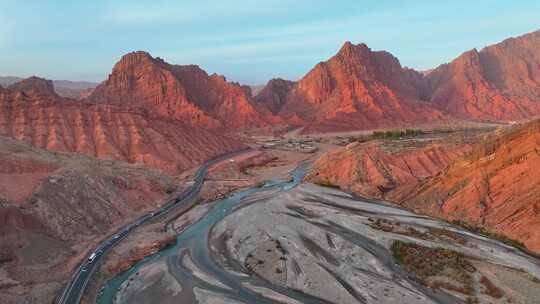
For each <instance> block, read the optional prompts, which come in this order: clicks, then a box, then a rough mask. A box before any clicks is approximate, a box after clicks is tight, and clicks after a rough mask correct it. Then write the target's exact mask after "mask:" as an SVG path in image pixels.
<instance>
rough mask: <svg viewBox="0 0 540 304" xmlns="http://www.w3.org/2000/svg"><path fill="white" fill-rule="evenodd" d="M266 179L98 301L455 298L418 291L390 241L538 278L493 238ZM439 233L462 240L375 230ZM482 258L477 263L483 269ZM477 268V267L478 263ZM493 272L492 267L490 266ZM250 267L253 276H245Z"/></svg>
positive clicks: (538, 266)
mask: <svg viewBox="0 0 540 304" xmlns="http://www.w3.org/2000/svg"><path fill="white" fill-rule="evenodd" d="M308 167H309V164H307V163H303V164H301V165H299V166H298V167H297V168H296V169H295V170H294V171H293V172H292V173H291V175H292V177H293V179H292V180H291V181H287V182H285V181H280V182H268V183H266V184H265V185H264V186H263V187H257V188H250V189H248V190H245V191H241V192H238V193H236V194H234V195H232V196H230V197H229V198H226V199H223V200H220V201H217V202H214V203H213V205H212V207H211V208H210V209H209V210H208V211H207V212H206V213H205V215H204V216H202V217H201V218H200V219H199V220H198V221H197V222H195V223H193V224H192V225H191V226H189V227H188V228H186V229H185V230H184V231H183V232H182V233H180V234H179V235H178V237H177V242H176V245H175V246H172V247H169V248H166V249H164V250H162V251H160V252H158V253H156V254H154V255H152V256H150V257H147V258H145V259H144V260H142V261H140V262H139V263H137V264H136V265H135V266H134V267H132V268H131V269H129V270H128V271H126V272H124V273H121V274H119V275H117V276H116V277H114V278H113V279H111V280H109V281H108V283H107V284H106V286H105V287H104V290H103V293H102V295H101V296H100V297H99V299H98V303H101V304H108V303H295V304H296V303H460V302H464V299H463V298H460V297H456V296H454V295H451V294H449V293H446V292H443V291H435V290H432V289H429V288H426V287H423V286H422V285H420V284H419V283H417V281H416V280H414V279H412V278H411V276H410V275H409V274H408V273H406V272H405V271H404V270H403V269H402V267H400V266H398V265H397V264H396V263H395V262H394V260H393V258H392V255H391V253H390V251H389V250H388V248H389V247H390V244H391V243H392V242H393V241H395V240H402V241H407V242H415V243H418V244H422V245H425V246H434V244H435V245H437V246H443V247H447V248H450V249H453V250H457V251H460V252H463V253H464V254H467V256H471V257H476V258H477V259H479V260H480V259H481V263H480V262H479V263H478V266H477V267H479V268H481V267H484V266H485V265H488V266H489V265H496V267H504V269H506V268H512V269H519V270H520V271H524V272H526V273H528V275H532V276H535V277H540V262H539V261H538V260H537V259H535V258H533V257H531V256H528V255H526V254H524V253H522V252H520V251H518V250H516V249H514V248H512V247H509V246H506V245H504V244H502V243H500V242H498V241H495V240H491V239H488V238H486V237H484V236H481V235H475V234H472V233H470V232H468V231H465V230H463V229H460V228H458V227H454V226H451V225H449V224H447V223H445V222H442V221H439V220H435V219H431V218H428V217H424V216H418V215H416V214H413V213H410V212H408V211H406V210H403V209H401V208H399V207H396V206H393V205H390V204H387V203H384V202H379V201H371V200H366V199H359V198H356V197H353V196H351V195H349V194H347V193H344V192H341V191H338V190H336V189H330V188H323V187H318V186H315V185H311V184H303V183H301V181H302V179H303V177H304V176H305V174H306V172H307V170H308ZM377 219H384V220H386V221H389V220H391V221H393V222H394V223H399V226H400V227H411V229H413V228H414V229H415V231H421V232H426V231H430V229H434V228H438V229H445V231H450V232H451V233H453V234H455V235H457V236H459V238H460V239H462V240H464V241H463V242H461V243H459V244H456V242H452V240H448V239H444V238H440V239H434V238H432V239H426V238H418V237H415V236H411V235H407V234H403V233H396V232H395V231H381V230H378V229H375V228H374V227H373V224H372V223H373V221H376V220H377ZM484 264H485V265H484ZM486 267H487V266H486ZM497 269H499V268H497ZM254 273H255V274H256V275H254Z"/></svg>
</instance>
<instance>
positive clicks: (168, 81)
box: [87, 52, 269, 128]
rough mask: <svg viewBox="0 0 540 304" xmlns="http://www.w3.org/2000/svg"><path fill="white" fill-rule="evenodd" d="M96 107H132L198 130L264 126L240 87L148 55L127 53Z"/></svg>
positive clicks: (97, 94)
mask: <svg viewBox="0 0 540 304" xmlns="http://www.w3.org/2000/svg"><path fill="white" fill-rule="evenodd" d="M87 100H88V101H90V102H93V103H98V104H114V105H118V104H129V105H131V106H137V107H140V108H143V109H145V110H146V111H147V112H148V113H149V114H151V115H159V116H162V117H167V118H171V119H175V120H178V121H181V122H183V123H186V124H188V125H191V126H195V127H204V128H217V127H226V128H247V127H257V126H262V125H266V123H267V119H268V118H269V117H264V116H263V115H261V114H260V113H259V112H258V111H257V109H256V108H255V106H254V105H253V104H252V101H251V96H250V94H249V92H247V91H246V90H245V89H244V88H243V87H242V86H241V85H239V84H237V83H231V82H228V81H227V80H226V79H225V77H223V76H221V75H217V74H213V75H208V74H207V73H206V72H205V71H204V70H202V69H201V68H199V67H198V66H196V65H186V66H180V65H171V64H168V63H166V62H165V61H163V60H162V59H160V58H153V57H152V56H150V55H149V54H148V53H145V52H134V53H129V54H127V55H125V56H124V57H122V59H121V60H120V61H119V62H118V63H117V64H116V65H115V66H114V68H113V71H112V73H111V75H109V78H108V79H107V80H106V81H105V82H103V83H102V84H101V85H99V86H98V87H97V88H96V89H95V90H94V91H93V93H92V94H91V95H90V96H89V97H88V99H87Z"/></svg>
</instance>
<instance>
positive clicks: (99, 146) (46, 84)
mask: <svg viewBox="0 0 540 304" xmlns="http://www.w3.org/2000/svg"><path fill="white" fill-rule="evenodd" d="M0 135H5V136H9V137H12V138H14V139H18V140H23V141H25V142H27V143H30V144H31V145H33V146H36V147H39V148H44V149H49V150H54V151H67V152H77V153H82V154H86V155H89V156H95V157H100V158H113V159H117V160H123V161H127V162H130V163H142V164H145V165H147V166H149V167H151V168H156V169H161V170H165V171H167V172H171V173H175V172H179V171H182V170H185V169H186V168H190V167H193V166H196V165H197V164H199V163H201V162H202V161H204V160H206V159H209V158H211V157H213V156H215V155H218V154H221V153H224V152H226V151H230V150H234V149H237V148H239V147H242V144H241V143H240V142H239V141H238V140H236V139H234V138H229V137H226V136H223V135H222V134H221V135H219V134H218V133H216V132H210V131H207V130H205V129H204V128H196V127H193V126H190V125H187V124H185V123H182V122H179V121H175V120H172V119H170V118H167V117H159V116H157V115H150V114H148V113H147V112H146V111H145V110H144V109H141V108H137V107H135V106H134V105H131V104H115V105H110V104H91V103H87V102H84V101H81V102H76V101H73V100H66V99H64V98H62V97H60V96H58V95H57V94H56V93H55V92H54V86H53V83H52V82H51V81H47V80H44V79H41V78H36V77H33V78H29V79H26V80H23V81H21V82H19V83H15V84H12V85H11V86H10V87H8V88H7V89H2V90H0Z"/></svg>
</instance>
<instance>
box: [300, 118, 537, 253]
mask: <svg viewBox="0 0 540 304" xmlns="http://www.w3.org/2000/svg"><path fill="white" fill-rule="evenodd" d="M467 138H468V139H467V141H462V140H452V139H451V138H443V139H442V140H436V141H426V140H419V141H416V142H414V143H413V145H412V146H411V142H410V141H409V140H401V141H397V142H394V141H388V142H385V141H382V142H367V143H363V144H358V143H355V144H350V145H349V146H347V147H344V148H340V149H338V150H336V151H332V152H329V153H327V154H325V155H323V156H322V157H320V158H319V159H318V160H317V161H316V162H315V164H314V167H313V169H312V171H311V172H310V174H309V176H308V180H310V181H312V182H315V183H319V184H326V185H336V186H339V187H340V188H342V189H345V190H348V191H352V192H355V193H358V194H361V195H365V196H371V197H377V198H384V199H386V200H389V201H393V202H395V203H398V204H400V205H403V206H406V207H407V208H409V209H411V210H414V211H415V212H418V213H422V214H428V215H432V216H436V217H441V218H444V219H448V220H459V221H465V222H468V223H469V224H470V225H472V226H480V227H483V228H485V229H487V230H488V231H492V232H496V233H499V234H503V235H505V236H507V237H509V238H511V239H515V240H518V241H521V242H523V243H524V244H525V245H526V246H527V247H528V248H529V249H531V250H533V251H535V252H537V253H540V120H537V121H532V122H529V123H526V124H524V125H516V126H512V127H507V128H505V129H501V130H497V131H496V132H493V133H489V134H487V135H475V136H474V137H469V136H467Z"/></svg>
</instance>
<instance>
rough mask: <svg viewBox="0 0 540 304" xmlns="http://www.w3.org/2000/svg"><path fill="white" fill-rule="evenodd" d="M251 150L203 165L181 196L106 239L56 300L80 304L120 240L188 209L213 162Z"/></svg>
mask: <svg viewBox="0 0 540 304" xmlns="http://www.w3.org/2000/svg"><path fill="white" fill-rule="evenodd" d="M248 150H249V149H244V150H240V151H235V152H230V153H226V154H223V155H220V156H218V157H216V158H214V159H212V160H209V161H207V162H205V163H204V164H202V165H201V166H200V167H199V169H198V170H197V172H196V173H195V179H194V183H193V185H192V186H191V187H190V188H189V189H187V190H185V191H184V192H182V193H181V194H180V195H178V196H177V197H175V198H173V199H171V200H170V201H169V202H168V203H166V204H165V205H163V206H162V207H161V208H159V209H157V210H155V211H153V212H151V213H148V214H145V215H143V216H141V217H139V218H138V219H137V220H135V221H134V222H132V223H130V224H128V225H126V226H124V227H122V228H121V229H120V230H118V232H117V233H115V234H113V235H112V236H111V237H109V238H108V239H106V240H104V241H103V242H102V243H101V244H99V245H98V246H97V247H96V248H95V249H94V250H93V251H92V252H91V253H90V254H89V255H88V257H87V258H85V259H84V260H83V262H82V263H81V265H80V266H79V267H78V268H77V269H76V271H75V272H74V274H73V275H72V277H71V279H70V281H69V282H68V283H67V285H66V287H65V288H64V290H63V291H62V294H61V295H60V297H59V298H58V301H57V302H56V303H59V304H76V303H80V301H81V298H82V296H83V294H84V292H85V290H86V287H87V285H88V282H90V280H91V279H92V276H93V275H94V273H95V272H96V270H97V269H98V268H99V266H100V264H101V262H102V261H103V259H104V257H105V256H106V255H107V253H108V252H109V251H110V250H111V249H112V248H113V247H114V246H116V245H118V244H119V243H120V241H121V240H122V239H124V238H125V237H126V236H127V235H128V234H129V233H130V232H132V231H133V230H134V229H135V228H137V227H139V226H141V225H143V224H145V223H147V222H149V221H150V220H155V219H157V218H159V217H163V216H165V215H166V214H168V213H169V212H171V211H175V210H177V209H178V208H180V207H184V208H185V207H188V205H189V203H190V202H194V201H195V200H193V198H195V196H196V195H197V194H199V192H200V190H201V188H202V185H203V183H204V179H205V177H206V175H207V173H208V168H210V167H211V166H212V165H214V164H216V163H218V162H220V161H223V160H225V159H228V158H231V157H233V156H236V155H238V154H241V153H244V152H246V151H248ZM186 209H189V208H186Z"/></svg>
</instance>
